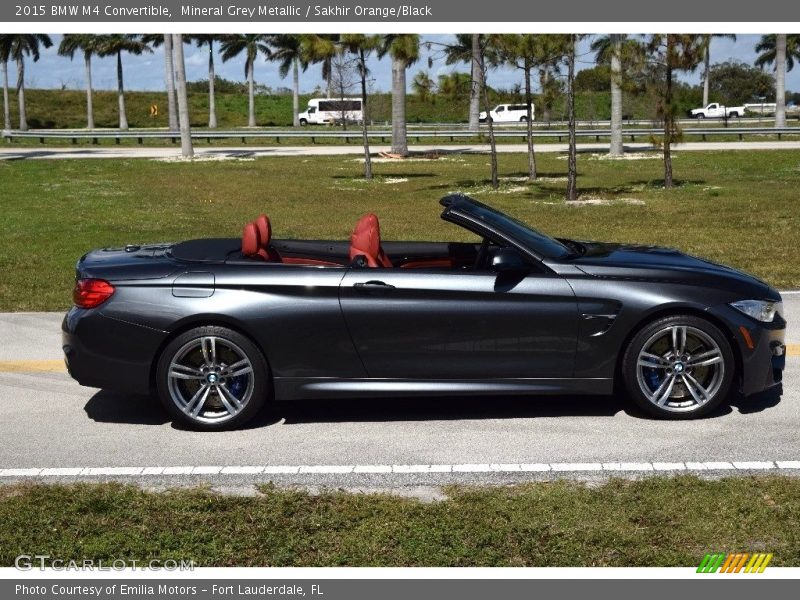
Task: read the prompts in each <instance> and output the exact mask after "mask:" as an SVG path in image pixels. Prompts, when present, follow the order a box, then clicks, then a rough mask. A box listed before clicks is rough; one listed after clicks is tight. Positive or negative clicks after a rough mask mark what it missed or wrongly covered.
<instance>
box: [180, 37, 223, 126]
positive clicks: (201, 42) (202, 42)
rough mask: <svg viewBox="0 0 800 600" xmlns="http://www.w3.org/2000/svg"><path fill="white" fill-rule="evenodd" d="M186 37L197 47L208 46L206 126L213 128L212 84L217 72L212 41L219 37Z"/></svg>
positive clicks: (213, 97) (214, 99)
mask: <svg viewBox="0 0 800 600" xmlns="http://www.w3.org/2000/svg"><path fill="white" fill-rule="evenodd" d="M184 39H186V38H184ZM188 39H189V40H190V41H193V42H194V43H195V44H196V45H197V47H198V48H202V47H203V46H208V128H209V129H215V128H216V127H217V98H216V92H215V90H214V86H215V84H216V79H217V74H216V70H215V68H214V42H216V41H217V40H218V39H219V36H218V35H211V34H198V35H191V36H188Z"/></svg>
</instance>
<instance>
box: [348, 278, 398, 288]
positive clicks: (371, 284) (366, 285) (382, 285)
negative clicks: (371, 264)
mask: <svg viewBox="0 0 800 600" xmlns="http://www.w3.org/2000/svg"><path fill="white" fill-rule="evenodd" d="M353 287H354V288H359V289H364V290H393V289H394V286H393V285H391V284H389V283H384V282H383V281H377V280H374V279H373V280H371V281H363V282H362V281H359V282H358V283H354V284H353Z"/></svg>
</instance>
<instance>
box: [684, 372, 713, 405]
mask: <svg viewBox="0 0 800 600" xmlns="http://www.w3.org/2000/svg"><path fill="white" fill-rule="evenodd" d="M682 378H683V383H684V384H685V385H686V389H687V390H689V393H690V394H691V395H692V398H694V400H695V402H697V403H698V404H705V403H706V402H707V401H708V390H706V388H704V387H703V385H702V384H701V383H700V382H699V381H697V379H695V378H694V377H692V376H691V375H689V374H688V373H684V374H683V376H682Z"/></svg>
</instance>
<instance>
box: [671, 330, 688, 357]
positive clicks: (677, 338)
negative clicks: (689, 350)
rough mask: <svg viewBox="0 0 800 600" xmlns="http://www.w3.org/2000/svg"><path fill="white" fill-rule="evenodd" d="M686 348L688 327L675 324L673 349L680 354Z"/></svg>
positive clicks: (676, 354)
mask: <svg viewBox="0 0 800 600" xmlns="http://www.w3.org/2000/svg"><path fill="white" fill-rule="evenodd" d="M685 350H686V327H684V326H683V325H675V326H674V327H673V328H672V351H673V352H674V353H675V356H680V355H681V354H683V353H684V351H685Z"/></svg>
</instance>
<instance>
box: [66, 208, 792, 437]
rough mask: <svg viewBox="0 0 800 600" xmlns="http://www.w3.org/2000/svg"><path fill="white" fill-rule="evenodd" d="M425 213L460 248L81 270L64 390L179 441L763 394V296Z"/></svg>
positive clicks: (702, 274) (673, 407)
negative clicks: (151, 413)
mask: <svg viewBox="0 0 800 600" xmlns="http://www.w3.org/2000/svg"><path fill="white" fill-rule="evenodd" d="M441 204H442V205H443V207H444V211H443V212H442V218H443V219H445V220H446V221H448V222H450V223H452V224H454V225H456V226H459V227H463V228H466V229H467V230H469V231H470V232H472V233H474V234H476V235H477V238H476V241H475V242H474V243H464V242H447V241H436V242H383V241H381V238H380V225H379V222H378V218H377V217H376V216H375V215H373V214H369V215H366V216H364V217H363V218H362V219H360V220H359V221H358V223H357V224H356V226H355V228H354V230H353V232H352V235H351V237H350V240H349V241H328V240H289V239H275V238H273V236H272V229H271V224H270V222H269V219H268V218H267V217H266V216H264V215H261V216H260V217H259V218H258V219H256V220H255V221H253V222H252V223H248V224H247V225H245V226H244V231H243V234H242V237H241V239H240V238H235V239H234V238H221V239H197V240H190V241H185V242H180V243H175V244H158V245H132V246H126V247H124V248H106V249H101V250H93V251H91V252H89V253H87V254H86V255H84V256H83V257H82V258H81V259H80V260H79V261H78V263H77V267H76V275H77V281H76V284H75V289H74V293H73V297H74V304H75V306H74V307H73V308H71V309H70V310H69V312H68V313H67V315H66V317H65V318H64V323H63V345H64V353H65V355H66V362H67V366H68V369H69V372H70V374H71V375H72V376H73V377H74V378H75V379H77V380H78V381H79V382H80V383H81V384H83V385H88V386H93V387H100V388H112V389H116V390H122V391H130V392H136V393H151V392H155V393H157V394H158V396H159V397H160V398H161V401H162V402H163V404H164V406H165V407H166V409H167V410H168V411H169V412H170V413H171V414H172V415H173V416H174V418H175V419H176V420H178V421H180V422H183V423H184V424H188V425H190V426H191V427H194V428H197V429H223V428H232V427H236V426H240V425H242V424H243V423H245V422H246V421H247V420H248V419H250V418H252V417H253V416H254V415H255V414H256V413H257V412H258V411H259V410H260V409H261V408H262V407H263V406H264V404H265V403H266V402H268V401H271V400H300V399H306V398H331V399H335V398H351V397H356V396H367V397H381V398H386V397H397V396H408V395H413V394H420V395H425V396H429V397H433V396H440V395H455V396H464V395H482V396H492V395H499V394H519V395H535V394H544V395H556V394H565V393H569V394H611V393H613V392H614V390H615V389H624V390H626V391H627V394H628V395H629V396H630V398H631V399H632V400H633V401H634V402H635V403H636V404H638V405H639V406H640V407H641V408H642V409H643V410H644V411H646V412H647V413H648V414H650V415H652V416H654V417H662V418H671V419H685V418H693V417H699V416H701V415H706V414H708V413H709V412H710V411H712V410H714V409H715V408H716V407H717V406H718V405H719V404H720V403H722V402H724V401H725V400H726V397H727V396H728V394H729V393H732V392H733V391H734V390H736V391H738V392H739V393H743V394H745V395H748V394H753V393H755V392H760V391H762V390H765V389H768V388H772V387H774V386H777V385H779V384H780V382H781V374H782V370H783V368H784V362H785V358H784V352H785V346H784V342H783V339H784V330H785V327H786V322H785V320H784V318H783V311H782V305H781V297H780V295H779V293H778V292H777V291H776V290H774V289H773V288H771V287H770V286H769V285H767V284H766V283H764V282H763V281H760V280H758V279H756V278H755V277H752V276H750V275H747V274H744V273H741V272H739V271H736V270H734V269H731V268H729V267H725V266H722V265H718V264H715V263H712V262H709V261H707V260H703V259H700V258H695V257H693V256H688V255H686V254H682V253H680V252H678V251H676V250H671V249H666V248H658V247H650V246H630V245H620V244H609V243H598V242H583V241H580V242H579V241H574V240H568V239H554V238H551V237H548V236H546V235H543V234H542V233H539V232H537V231H536V230H534V229H532V228H530V227H529V226H527V225H526V224H524V223H521V222H519V221H517V220H515V219H513V218H511V217H509V216H507V215H505V214H503V213H501V212H499V211H497V210H495V209H493V208H491V207H489V206H486V205H485V204H482V203H480V202H477V201H475V200H472V199H470V198H468V197H466V196H462V195H452V196H448V197H446V198H443V199H442V200H441ZM615 384H618V386H617V387H616V388H615Z"/></svg>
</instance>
